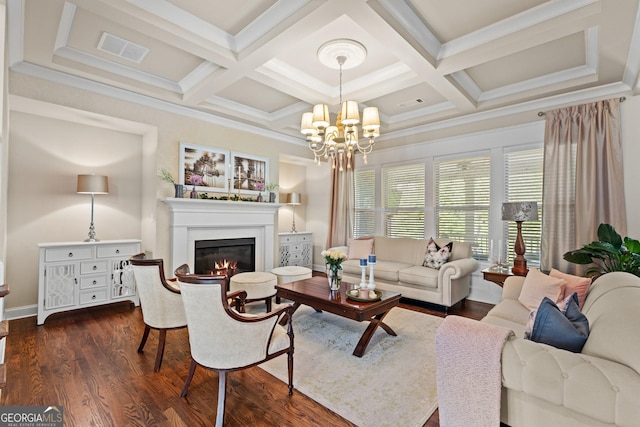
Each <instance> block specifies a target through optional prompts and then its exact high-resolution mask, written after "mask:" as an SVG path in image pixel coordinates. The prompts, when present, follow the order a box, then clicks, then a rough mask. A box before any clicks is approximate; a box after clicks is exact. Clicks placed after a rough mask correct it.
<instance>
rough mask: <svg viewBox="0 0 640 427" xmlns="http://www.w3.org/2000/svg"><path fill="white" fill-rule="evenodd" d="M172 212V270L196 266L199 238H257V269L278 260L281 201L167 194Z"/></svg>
mask: <svg viewBox="0 0 640 427" xmlns="http://www.w3.org/2000/svg"><path fill="white" fill-rule="evenodd" d="M162 201H163V202H164V203H165V204H166V205H167V207H168V208H169V212H170V221H169V228H170V236H171V239H170V245H171V249H170V265H171V271H173V270H175V269H176V268H177V267H179V266H180V265H182V264H185V263H186V264H188V265H189V266H190V267H191V268H192V269H193V268H194V266H195V242H196V241H199V240H216V239H237V238H253V239H255V271H270V270H271V269H272V268H274V267H275V266H276V264H277V261H278V260H277V259H276V253H277V251H276V244H277V213H278V208H280V207H281V206H283V205H282V204H280V203H257V202H233V201H226V200H203V199H180V198H172V197H168V198H164V199H162Z"/></svg>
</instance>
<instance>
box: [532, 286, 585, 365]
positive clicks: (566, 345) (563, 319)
mask: <svg viewBox="0 0 640 427" xmlns="http://www.w3.org/2000/svg"><path fill="white" fill-rule="evenodd" d="M587 338H589V320H587V317H586V316H585V315H584V314H582V313H581V312H580V307H579V305H578V294H577V293H575V292H574V293H573V295H571V297H570V298H569V301H568V303H567V306H566V308H565V312H564V313H563V312H562V311H560V309H559V308H558V306H557V305H556V304H555V303H554V302H553V301H551V300H550V299H549V298H547V297H545V298H544V299H543V300H542V302H541V303H540V306H539V307H538V312H537V314H536V320H535V322H534V323H533V328H532V330H531V336H530V337H529V339H530V340H531V341H535V342H539V343H544V344H549V345H552V346H554V347H556V348H561V349H564V350H568V351H572V352H574V353H580V352H581V351H582V347H584V344H585V343H586V342H587Z"/></svg>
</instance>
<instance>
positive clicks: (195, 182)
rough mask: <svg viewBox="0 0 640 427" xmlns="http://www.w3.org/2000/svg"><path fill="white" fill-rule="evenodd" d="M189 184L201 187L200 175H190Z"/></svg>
mask: <svg viewBox="0 0 640 427" xmlns="http://www.w3.org/2000/svg"><path fill="white" fill-rule="evenodd" d="M189 183H191V184H193V185H198V186H200V185H202V177H201V176H200V175H196V174H191V176H190V177H189Z"/></svg>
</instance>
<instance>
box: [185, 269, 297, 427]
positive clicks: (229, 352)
mask: <svg viewBox="0 0 640 427" xmlns="http://www.w3.org/2000/svg"><path fill="white" fill-rule="evenodd" d="M178 280H179V283H180V289H181V291H182V301H183V303H184V309H185V313H186V317H187V326H188V329H189V344H190V347H191V366H190V368H189V373H188V374H187V378H186V381H185V383H184V387H183V388H182V392H181V393H180V396H181V397H184V396H186V395H187V390H188V388H189V384H190V383H191V380H192V379H193V374H194V373H195V370H196V367H197V366H198V365H200V366H203V367H205V368H208V369H213V370H215V371H217V372H218V376H219V377H218V410H217V415H216V426H222V425H223V421H224V408H225V397H226V378H227V372H231V371H236V370H239V369H244V368H248V367H250V366H254V365H258V364H260V363H262V362H265V361H267V360H270V359H273V358H275V357H278V356H280V355H283V354H287V363H288V369H289V395H291V394H292V393H293V329H292V324H291V317H292V314H293V307H292V306H290V305H287V306H285V307H282V308H280V309H279V310H277V311H273V312H270V313H267V314H262V315H245V314H241V313H238V312H237V311H235V310H233V309H231V307H229V303H228V300H229V299H233V298H235V297H240V298H241V299H244V297H245V296H246V292H244V291H237V292H233V293H230V294H227V293H226V292H225V285H224V282H222V281H221V280H219V278H218V279H216V278H207V277H206V276H193V275H191V276H189V275H186V276H179V277H178ZM283 315H286V316H287V319H288V320H287V324H286V328H285V327H283V326H281V325H279V324H278V321H279V320H280V319H281V318H282V316H283Z"/></svg>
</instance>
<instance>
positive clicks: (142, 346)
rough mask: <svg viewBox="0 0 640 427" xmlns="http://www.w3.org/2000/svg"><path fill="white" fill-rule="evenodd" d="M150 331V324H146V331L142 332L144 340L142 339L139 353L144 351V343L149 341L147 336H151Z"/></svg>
mask: <svg viewBox="0 0 640 427" xmlns="http://www.w3.org/2000/svg"><path fill="white" fill-rule="evenodd" d="M149 331H151V328H150V327H149V325H144V332H143V333H142V340H141V341H140V345H139V346H138V353H142V350H143V349H144V345H145V344H146V343H147V338H149Z"/></svg>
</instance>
